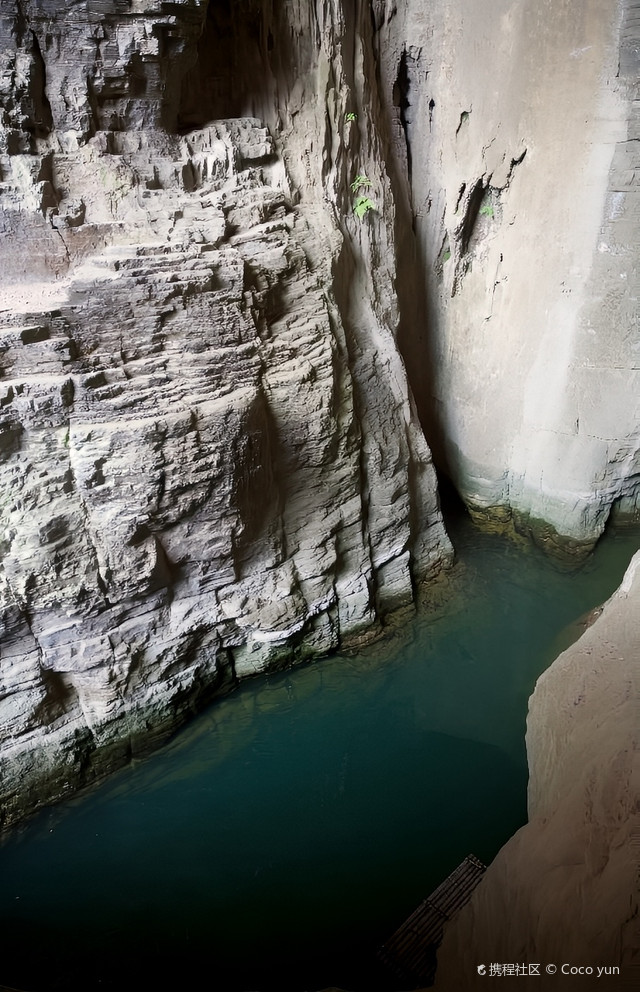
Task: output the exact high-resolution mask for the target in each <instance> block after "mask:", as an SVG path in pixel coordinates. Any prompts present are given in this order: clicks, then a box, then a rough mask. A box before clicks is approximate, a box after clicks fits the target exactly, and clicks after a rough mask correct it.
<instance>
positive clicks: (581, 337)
mask: <svg viewBox="0 0 640 992" xmlns="http://www.w3.org/2000/svg"><path fill="white" fill-rule="evenodd" d="M372 6H373V9H374V12H375V15H374V16H375V28H376V35H375V43H376V46H377V50H378V52H379V64H380V77H381V94H382V97H383V99H384V100H385V101H386V103H385V106H386V116H387V119H389V120H391V121H392V128H391V133H390V136H389V153H388V159H389V161H390V162H391V163H394V164H395V168H396V171H397V172H398V173H399V174H404V175H405V176H406V177H407V178H406V187H407V193H408V196H409V197H410V208H411V216H412V220H413V227H414V231H415V237H414V239H413V240H412V241H411V243H410V244H409V245H408V247H407V251H406V258H407V260H409V258H411V257H412V256H415V257H417V260H418V269H419V270H420V271H421V272H422V273H423V280H424V284H423V288H422V292H423V300H424V302H423V314H424V316H423V320H422V330H421V331H420V328H419V327H413V328H411V329H407V333H406V335H404V336H403V337H402V339H401V344H402V347H403V349H404V351H405V355H406V358H407V365H408V368H409V370H410V375H411V381H412V384H413V388H414V392H415V394H416V396H417V397H418V400H419V407H420V413H421V416H422V419H423V423H425V425H427V435H428V439H429V442H430V444H431V447H432V450H433V451H434V455H435V456H436V460H438V459H439V460H440V462H441V464H442V466H443V467H444V468H445V469H446V471H447V473H448V474H449V475H450V476H451V478H452V479H453V480H454V482H455V485H456V487H457V489H458V491H459V492H460V493H461V495H462V496H463V498H464V500H465V502H466V503H467V505H468V506H469V508H470V509H471V510H472V512H473V513H474V514H475V515H476V516H477V517H478V518H481V519H484V520H487V521H491V522H493V523H497V524H503V525H505V526H508V527H512V526H515V527H516V528H517V529H519V530H521V531H525V532H532V533H533V535H534V536H535V537H536V538H537V539H538V540H540V541H541V542H543V543H545V544H546V545H547V546H548V547H549V548H550V549H551V550H553V549H554V547H556V546H557V547H561V548H563V549H564V550H565V551H566V550H569V551H572V552H573V553H574V554H576V555H581V554H583V553H584V552H585V551H586V549H587V548H588V547H589V546H590V545H592V544H593V542H594V540H595V539H596V538H597V537H598V536H599V535H600V534H601V533H602V531H603V528H604V526H605V523H606V520H607V518H608V516H609V514H610V513H611V511H612V509H613V510H615V511H616V513H618V514H622V515H623V516H627V517H634V516H635V517H636V518H637V512H638V478H639V472H640V448H639V444H640V442H639V440H638V436H639V431H638V425H639V423H640V408H639V402H640V400H639V398H640V380H639V375H640V372H639V368H638V347H639V344H638V342H639V334H638V224H639V222H640V206H639V204H640V194H639V182H640V179H639V177H640V171H639V168H638V166H639V164H640V163H639V159H638V149H639V147H640V144H639V141H638V139H639V137H640V132H639V131H638V127H639V113H638V34H639V29H638V4H637V2H635V0H522V2H514V0H477V2H474V3H461V2H459V0H441V2H438V3H429V4H423V3H397V2H395V0H386V2H383V0H380V2H378V3H374V4H373V5H372ZM390 167H391V166H390Z"/></svg>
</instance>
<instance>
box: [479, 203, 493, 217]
mask: <svg viewBox="0 0 640 992" xmlns="http://www.w3.org/2000/svg"><path fill="white" fill-rule="evenodd" d="M480 214H481V215H482V216H483V217H493V207H492V206H491V204H490V203H487V204H486V205H485V206H484V207H480Z"/></svg>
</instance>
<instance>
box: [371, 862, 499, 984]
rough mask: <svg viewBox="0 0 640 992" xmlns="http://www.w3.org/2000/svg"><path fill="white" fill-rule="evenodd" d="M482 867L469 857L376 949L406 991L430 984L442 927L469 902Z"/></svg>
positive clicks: (479, 877) (482, 870) (483, 867)
mask: <svg viewBox="0 0 640 992" xmlns="http://www.w3.org/2000/svg"><path fill="white" fill-rule="evenodd" d="M486 867H487V866H486V865H483V863H482V861H479V860H478V858H476V857H474V855H473V854H469V855H468V856H467V857H466V858H465V859H464V861H463V862H462V863H461V864H459V865H458V867H457V868H456V869H455V871H452V872H451V874H450V875H449V877H448V878H445V880H444V882H443V883H442V884H441V885H439V886H438V888H437V889H434V891H433V892H432V893H431V895H430V896H429V897H428V898H427V899H425V900H424V902H422V903H420V905H419V906H418V908H417V909H416V910H415V912H413V913H412V914H411V916H410V917H409V919H408V920H406V921H405V922H404V923H403V924H402V926H401V927H400V929H399V930H396V932H395V933H394V934H393V936H392V937H390V938H389V940H388V941H387V942H386V943H385V944H383V946H382V947H381V948H380V950H379V952H378V957H379V958H380V960H381V961H383V962H384V964H385V965H386V966H387V967H388V968H390V969H391V971H393V972H394V974H395V975H396V976H397V978H399V979H400V981H401V982H403V983H405V985H406V987H407V988H412V989H415V988H420V987H421V986H425V985H430V984H431V983H432V982H433V979H434V975H435V971H436V951H437V949H438V946H439V945H440V941H441V940H442V934H443V931H444V927H445V924H446V923H448V921H449V920H450V919H451V918H452V917H453V916H455V914H456V913H457V912H458V910H460V909H462V907H463V906H464V904H465V903H466V902H467V901H468V900H469V898H470V896H471V893H472V892H473V890H474V889H475V887H476V885H477V884H478V882H479V881H480V879H481V878H482V876H483V874H484V872H485V871H486Z"/></svg>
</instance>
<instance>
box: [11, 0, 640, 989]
mask: <svg viewBox="0 0 640 992" xmlns="http://www.w3.org/2000/svg"><path fill="white" fill-rule="evenodd" d="M639 49H640V6H639V4H638V2H637V0H555V2H553V0H473V2H471V0H433V2H429V3H423V2H420V0H406V2H404V3H402V2H400V0H353V2H350V0H308V2H304V0H171V2H163V0H72V2H69V3H67V4H65V5H61V4H59V3H55V2H54V0H0V462H1V465H0V493H1V503H0V506H1V514H2V528H1V533H0V609H1V613H0V761H1V764H0V797H1V805H0V828H1V829H4V830H6V831H7V832H9V830H10V829H13V828H14V827H15V826H16V825H17V824H19V823H20V822H21V821H23V820H24V818H25V816H26V815H27V814H30V813H33V812H34V811H35V810H37V809H38V808H41V807H43V806H46V805H47V804H49V803H52V802H55V801H58V800H60V799H63V798H65V797H69V796H71V795H74V794H75V793H76V792H77V791H79V790H82V789H85V788H86V787H88V786H90V785H92V784H94V783H97V782H99V781H100V780H102V779H104V778H105V776H106V775H107V774H109V773H110V772H112V771H114V770H116V769H118V768H121V767H123V766H125V765H126V764H127V763H129V762H131V761H132V760H133V759H136V758H139V757H141V756H143V755H146V754H148V753H150V752H151V751H152V750H154V749H155V748H157V747H158V746H159V745H160V744H162V743H163V742H165V741H166V740H167V739H168V738H169V737H170V735H171V734H172V733H173V732H174V731H175V730H176V729H177V728H178V727H179V726H181V725H182V724H184V723H186V722H187V720H188V719H189V718H190V717H192V716H193V715H194V714H196V713H197V712H199V711H202V710H203V709H204V707H205V706H206V705H207V704H208V703H209V702H210V701H211V700H213V699H214V698H216V697H219V696H223V695H226V694H227V693H229V692H230V690H231V689H233V688H234V687H236V686H237V685H238V684H239V682H241V681H242V680H244V679H247V678H249V677H251V676H255V675H260V674H264V673H274V672H278V671H280V670H282V669H286V668H288V667H290V666H292V665H294V664H298V663H302V662H307V661H312V660H314V659H319V658H322V657H324V656H327V655H330V654H332V653H333V652H336V651H341V652H345V651H357V650H359V649H362V648H364V647H365V646H366V645H368V644H370V643H371V642H374V641H376V639H378V638H380V637H381V636H382V635H383V634H384V633H385V632H388V631H392V630H394V629H396V628H397V626H398V625H404V624H406V623H407V622H408V618H410V617H412V616H413V615H414V613H415V610H416V607H417V605H418V604H422V606H423V607H424V606H425V604H426V606H427V608H435V606H436V604H437V605H441V604H442V603H443V602H445V601H446V599H447V596H448V595H449V594H450V591H451V589H452V588H455V586H456V582H457V581H458V580H457V578H456V575H457V573H456V566H455V564H454V560H455V556H454V548H453V545H452V541H451V539H450V536H449V535H448V533H447V529H446V528H445V523H444V521H443V515H442V511H441V505H440V495H439V493H440V487H439V483H438V479H437V477H436V468H435V466H436V465H437V468H438V470H439V473H440V478H443V477H446V478H447V479H448V480H449V481H450V483H452V485H453V486H454V487H455V490H456V491H457V494H458V495H459V497H460V498H461V499H462V501H463V503H464V505H465V506H466V508H467V511H468V512H469V513H470V514H471V517H472V519H473V520H474V521H475V522H476V524H478V525H480V526H481V527H482V528H484V529H485V530H486V531H490V532H496V533H498V534H500V535H502V536H505V535H506V536H508V537H509V538H511V539H513V540H514V541H515V542H522V543H523V546H524V545H525V542H528V543H533V544H534V545H536V546H537V547H538V548H542V549H543V550H544V552H545V553H546V554H547V555H548V556H550V558H551V559H552V560H553V561H556V562H558V567H561V568H568V567H569V568H573V569H575V568H578V567H580V566H581V565H582V564H583V563H584V562H588V561H589V560H590V558H589V556H590V555H591V554H592V552H593V549H594V547H595V546H596V544H597V542H598V540H599V539H600V537H601V536H602V535H603V534H604V532H605V529H606V528H607V527H609V526H610V525H615V526H616V527H621V526H624V525H626V524H631V525H633V524H634V523H635V524H637V523H638V519H639V517H640V513H639V501H640V388H639V386H640V366H639V363H638V354H639V350H640V334H639V328H638V312H639V311H638V288H639V280H638V255H639V251H638V248H639V241H638V231H639V229H640V225H639V222H640V198H639V181H640V160H639V149H640V131H639V122H640V113H639V107H640V103H639V100H640V81H639V74H638V62H639V56H638V53H639ZM432 453H433V457H432ZM434 462H435V464H434ZM454 543H455V542H454ZM637 561H638V559H637V557H636V558H634V560H633V563H632V564H631V565H630V567H629V571H628V573H627V577H626V578H625V580H624V583H623V585H622V586H621V588H620V590H619V591H618V593H617V594H616V595H615V596H614V597H613V599H612V600H611V601H610V602H609V603H608V605H607V606H606V607H605V609H604V611H603V612H602V615H601V616H599V617H598V619H597V620H596V621H595V623H594V625H593V627H590V628H589V630H588V631H587V632H586V633H585V634H584V636H583V637H582V638H581V639H580V640H579V641H578V642H577V644H576V645H574V646H573V647H572V648H569V649H568V652H567V653H565V654H563V655H562V656H561V658H560V659H558V661H557V662H555V663H554V664H553V665H552V667H551V668H550V669H549V671H548V672H547V673H546V674H545V675H544V676H543V677H542V678H541V680H540V682H539V684H538V687H537V688H536V691H535V693H534V696H533V697H532V700H531V703H530V717H529V725H528V731H527V746H528V754H529V763H530V775H531V778H530V787H529V817H530V823H529V824H528V825H527V826H526V827H524V828H523V829H522V831H521V832H519V833H518V834H517V835H516V837H515V838H514V839H513V840H512V841H511V842H509V844H508V845H507V846H506V847H505V848H504V849H503V850H502V851H501V853H500V854H499V855H498V858H497V859H496V861H495V863H494V864H493V865H492V866H491V867H490V868H489V871H488V873H487V875H486V877H485V880H484V881H483V882H482V883H481V885H480V887H479V888H478V890H477V891H476V894H475V895H474V897H473V899H472V901H471V903H470V905H469V906H468V907H467V908H466V909H465V910H464V911H463V914H462V915H461V916H460V918H459V921H458V922H456V923H454V924H453V925H452V926H451V927H450V928H449V931H448V933H447V934H446V935H445V941H444V944H443V948H442V957H441V967H440V969H439V971H438V975H437V978H436V988H437V989H442V990H443V992H448V990H453V989H463V988H466V987H469V988H472V987H473V988H475V987H476V984H477V983H478V982H479V981H481V979H480V978H479V977H478V975H477V974H476V973H475V963H479V962H480V961H481V960H482V959H483V954H487V955H488V954H489V953H490V952H491V953H493V954H494V955H501V956H500V957H494V958H493V959H492V960H503V959H504V960H505V961H506V960H511V958H512V957H513V956H514V955H515V956H518V955H520V956H523V955H525V956H526V958H527V959H528V960H529V959H530V960H533V958H534V957H535V956H536V955H538V956H539V957H542V958H544V957H545V956H546V958H547V959H548V960H549V961H552V960H560V959H559V957H558V955H559V954H560V953H561V952H562V951H563V950H564V948H563V946H562V945H560V946H558V936H557V935H558V932H559V927H560V924H559V922H558V921H564V922H563V923H562V928H563V929H565V930H566V934H567V942H566V946H567V947H568V948H570V949H571V954H572V955H573V956H572V957H571V958H570V960H571V961H572V962H573V963H575V964H587V963H589V962H588V961H586V960H585V961H582V959H581V958H580V954H586V953H587V952H588V953H589V954H591V955H592V956H595V957H594V960H595V958H596V957H597V963H598V964H602V965H608V964H611V965H624V967H626V968H627V977H629V975H630V971H629V969H631V968H632V966H633V961H632V957H633V954H632V947H633V939H632V931H633V925H634V923H633V921H634V920H636V921H637V913H638V887H637V878H635V877H634V876H635V875H637V862H638V855H637V851H636V854H635V855H634V854H633V836H634V831H636V834H635V836H637V831H638V830H640V824H639V813H638V804H637V796H638V773H639V769H638V758H637V753H638V738H637V734H638V722H639V721H638V709H639V707H638V698H639V694H638V684H637V661H638V642H639V638H640V631H639V630H638V626H637V620H636V617H637V615H638V613H637V610H638V600H639V598H640V587H639V585H638V579H637V578H636V571H637ZM568 574H570V573H568ZM362 678H363V679H366V673H365V674H363V675H362ZM603 725H604V726H605V727H606V732H605V731H603V730H602V727H603ZM634 857H635V862H634V860H633V858H634ZM540 859H541V860H540ZM560 876H562V880H561V881H558V879H559V878H560ZM576 893H579V898H577V897H576ZM576 900H577V901H576ZM576 906H579V907H580V913H578V915H577V917H576V922H575V924H572V923H571V922H570V921H567V917H568V916H569V915H570V914H571V913H572V912H573V911H574V910H575V909H576ZM487 928H488V931H489V932H487ZM497 934H499V935H500V938H499V939H498V938H497V937H496V935H497ZM494 938H495V939H494ZM567 953H568V952H567ZM505 955H506V956H505ZM598 955H599V956H598ZM476 958H477V962H476ZM579 959H580V960H579ZM487 960H488V958H487ZM469 961H472V962H473V967H472V968H470V967H469ZM2 980H3V976H2V974H0V982H2ZM557 980H558V982H559V981H560V976H558V978H557ZM546 981H547V983H549V982H551V981H552V979H549V978H548V977H547V979H546ZM565 981H566V979H565ZM524 984H525V985H527V984H530V983H528V982H527V980H525V982H524ZM546 987H549V988H555V984H547V985H545V988H546ZM580 987H581V988H582V987H588V986H587V985H586V984H583V985H581V986H580ZM599 987H601V988H604V986H603V985H600V986H599ZM618 987H619V988H621V989H623V988H625V986H624V985H622V984H621V985H619V986H618V985H610V986H608V988H611V989H614V988H615V989H617V988H618ZM629 987H631V986H629Z"/></svg>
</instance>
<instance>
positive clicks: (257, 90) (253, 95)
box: [177, 0, 274, 133]
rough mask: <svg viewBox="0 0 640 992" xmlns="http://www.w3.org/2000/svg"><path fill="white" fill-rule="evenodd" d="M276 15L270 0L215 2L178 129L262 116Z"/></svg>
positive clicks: (186, 82)
mask: <svg viewBox="0 0 640 992" xmlns="http://www.w3.org/2000/svg"><path fill="white" fill-rule="evenodd" d="M271 15H272V4H271V3H270V2H269V0H267V2H263V0H211V2H210V3H209V6H208V7H207V15H206V19H205V23H204V28H203V31H202V35H201V36H200V39H199V41H198V48H197V58H196V61H195V63H194V64H193V65H192V66H191V68H190V69H189V70H188V71H187V73H186V74H185V76H184V77H183V79H182V86H181V91H180V106H179V109H178V119H177V128H178V131H180V132H182V133H185V132H188V131H191V130H193V129H195V128H199V127H202V126H203V125H204V124H207V123H209V122H210V121H212V120H220V119H225V118H229V117H243V116H253V115H255V114H256V105H257V103H259V102H260V99H261V98H262V99H263V100H264V98H265V96H266V94H267V92H268V90H269V75H270V71H269V66H268V61H269V53H270V52H272V51H273V48H274V35H273V32H272V30H271V24H270V22H271V19H272V18H271Z"/></svg>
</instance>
